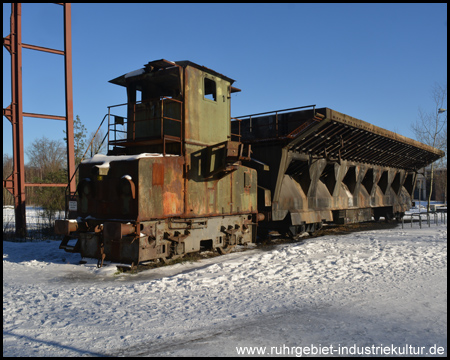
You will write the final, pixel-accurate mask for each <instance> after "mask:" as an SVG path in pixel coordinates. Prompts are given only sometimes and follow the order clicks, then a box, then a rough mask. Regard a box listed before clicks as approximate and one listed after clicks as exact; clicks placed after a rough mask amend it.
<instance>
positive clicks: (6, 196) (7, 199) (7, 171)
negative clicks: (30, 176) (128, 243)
mask: <svg viewBox="0 0 450 360" xmlns="http://www.w3.org/2000/svg"><path fill="white" fill-rule="evenodd" d="M13 168H14V165H13V158H12V157H11V156H10V155H8V154H3V179H6V178H7V177H8V176H9V175H11V174H12V173H13ZM3 205H14V197H13V196H12V194H11V193H10V192H9V191H8V190H6V189H5V188H3Z"/></svg>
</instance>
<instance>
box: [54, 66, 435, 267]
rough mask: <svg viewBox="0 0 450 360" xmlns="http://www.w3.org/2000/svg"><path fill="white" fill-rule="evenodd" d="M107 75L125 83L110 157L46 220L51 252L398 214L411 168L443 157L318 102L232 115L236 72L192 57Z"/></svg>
mask: <svg viewBox="0 0 450 360" xmlns="http://www.w3.org/2000/svg"><path fill="white" fill-rule="evenodd" d="M110 82H111V83H113V84H117V85H120V86H124V87H125V88H126V92H127V98H128V99H127V102H126V104H122V106H124V107H126V116H116V115H113V114H112V113H111V109H114V107H109V112H108V148H109V150H108V155H95V156H93V157H92V158H90V159H87V160H85V161H83V162H82V163H81V164H80V167H79V179H80V180H79V183H78V187H77V195H78V204H77V216H76V219H69V218H68V219H65V220H58V221H56V223H55V232H56V233H57V234H61V235H63V236H64V238H63V240H62V243H61V245H60V248H61V249H65V250H66V251H70V252H79V253H80V254H81V256H82V257H88V258H96V259H98V261H99V266H101V265H102V264H103V261H104V260H109V261H114V262H120V263H127V264H134V265H136V264H138V263H142V262H146V261H152V260H157V259H160V260H163V261H164V260H166V259H174V258H177V257H180V256H183V255H185V254H187V253H191V252H198V251H201V250H203V249H210V250H217V251H219V252H221V253H226V252H229V251H230V250H231V249H232V248H233V247H234V246H235V245H238V244H242V245H245V244H248V243H253V242H255V241H256V230H257V228H259V229H260V230H263V231H264V230H267V229H271V228H273V229H279V230H280V231H284V232H289V234H290V235H291V236H297V235H298V234H300V233H302V232H305V231H307V232H314V231H315V230H317V229H319V228H320V227H321V226H322V224H324V223H325V222H334V223H347V222H359V221H366V220H370V219H371V218H372V217H374V218H375V220H377V219H379V218H380V217H384V218H386V219H391V218H394V217H396V218H401V217H402V216H403V214H404V212H405V210H407V209H408V208H409V207H410V206H411V196H412V194H413V191H414V186H415V180H416V174H417V170H418V169H420V168H422V167H424V166H426V165H427V164H429V163H431V162H433V161H435V160H436V159H438V158H440V157H442V156H443V155H444V154H443V153H442V151H439V150H436V149H434V148H432V147H429V146H426V145H424V144H421V143H419V142H417V141H414V140H411V139H408V138H405V137H403V136H401V135H398V134H395V133H393V132H390V131H387V130H384V129H381V128H379V127H376V126H374V125H371V124H368V123H366V122H363V121H361V120H358V119H355V118H352V117H350V116H347V115H344V114H342V113H339V112H337V111H334V110H331V109H328V108H316V107H315V106H308V107H300V108H292V109H286V110H282V111H274V112H271V113H261V114H254V115H249V116H243V117H239V118H233V119H232V118H231V115H230V99H231V94H232V93H234V92H239V91H240V90H239V89H237V88H235V87H233V86H232V84H233V82H234V80H233V79H231V78H229V77H227V76H224V75H222V74H220V73H218V72H216V71H214V70H211V69H209V68H206V67H204V66H200V65H197V64H195V63H193V62H190V61H177V62H171V61H167V60H156V61H152V62H149V63H148V64H146V65H145V67H144V68H142V69H139V70H136V71H132V72H130V73H127V74H125V75H122V76H120V77H117V78H115V79H113V80H111V81H110ZM71 240H74V241H75V244H73V241H71ZM69 244H70V245H69Z"/></svg>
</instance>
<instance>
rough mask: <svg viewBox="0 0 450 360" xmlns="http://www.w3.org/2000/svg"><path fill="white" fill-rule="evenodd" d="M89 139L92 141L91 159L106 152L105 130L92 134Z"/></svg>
mask: <svg viewBox="0 0 450 360" xmlns="http://www.w3.org/2000/svg"><path fill="white" fill-rule="evenodd" d="M89 139H92V140H91V143H90V148H89V154H88V155H90V157H92V156H94V155H95V154H103V153H104V152H105V150H106V143H105V132H104V131H103V129H99V130H98V132H97V133H95V132H91V134H90V135H89Z"/></svg>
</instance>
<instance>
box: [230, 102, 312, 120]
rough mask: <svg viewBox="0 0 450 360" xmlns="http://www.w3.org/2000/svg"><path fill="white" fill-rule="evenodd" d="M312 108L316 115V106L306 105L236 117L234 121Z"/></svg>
mask: <svg viewBox="0 0 450 360" xmlns="http://www.w3.org/2000/svg"><path fill="white" fill-rule="evenodd" d="M310 107H312V108H313V110H314V113H315V111H316V105H315V104H314V105H306V106H300V107H295V108H289V109H282V110H273V111H267V112H262V113H257V114H250V115H243V116H235V117H233V118H232V119H242V118H246V117H252V116H258V115H266V114H272V113H280V112H284V111H291V110H298V109H305V108H310Z"/></svg>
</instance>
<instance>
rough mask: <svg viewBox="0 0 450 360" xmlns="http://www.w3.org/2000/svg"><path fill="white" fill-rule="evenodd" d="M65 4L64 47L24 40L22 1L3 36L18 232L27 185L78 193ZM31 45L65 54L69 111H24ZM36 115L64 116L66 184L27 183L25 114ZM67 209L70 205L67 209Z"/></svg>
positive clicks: (22, 229) (10, 182)
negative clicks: (25, 63) (26, 55)
mask: <svg viewBox="0 0 450 360" xmlns="http://www.w3.org/2000/svg"><path fill="white" fill-rule="evenodd" d="M59 5H62V6H63V8H64V50H56V49H49V48H45V47H42V46H37V45H29V44H24V43H22V34H21V32H22V31H21V28H22V23H21V3H12V4H11V33H10V34H9V35H8V36H7V37H5V38H3V46H5V47H6V49H7V50H8V51H9V53H10V54H11V105H9V106H8V107H7V108H6V109H3V115H4V116H5V117H6V118H7V119H8V120H9V121H11V124H12V128H13V131H12V136H13V158H14V166H13V173H12V174H11V175H10V176H9V177H8V178H7V179H5V180H3V187H5V188H6V189H7V190H8V191H9V192H11V193H12V194H13V196H14V206H15V220H16V235H18V236H25V234H26V230H27V226H26V218H25V215H26V212H25V187H26V186H60V187H68V190H69V196H74V195H75V191H76V188H75V177H74V176H72V175H73V174H74V172H75V158H74V138H73V101H72V97H73V96H72V32H71V11H70V4H63V3H61V4H59ZM23 48H26V49H32V50H37V51H44V52H49V53H52V54H57V55H62V56H64V59H65V62H64V63H65V66H64V68H65V70H64V72H65V103H66V115H65V116H56V115H45V114H35V113H24V112H23V111H22V109H23V104H22V49H23ZM24 117H33V118H41V119H52V120H62V121H65V122H66V136H67V169H68V179H67V183H65V184H34V183H33V184H31V183H25V166H24V146H23V118H24ZM66 210H67V209H66Z"/></svg>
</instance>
